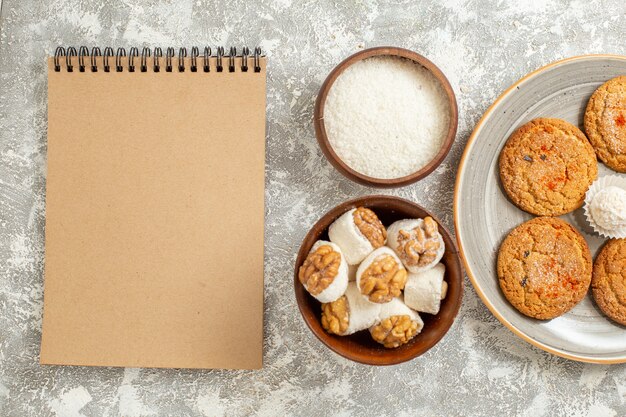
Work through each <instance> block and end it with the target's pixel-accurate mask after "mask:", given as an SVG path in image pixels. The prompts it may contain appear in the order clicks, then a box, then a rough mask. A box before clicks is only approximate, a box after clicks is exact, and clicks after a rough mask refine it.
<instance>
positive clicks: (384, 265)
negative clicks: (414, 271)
mask: <svg viewBox="0 0 626 417" xmlns="http://www.w3.org/2000/svg"><path fill="white" fill-rule="evenodd" d="M406 278H407V272H406V269H405V268H404V266H403V265H402V261H401V260H400V258H398V256H397V255H396V254H395V253H394V251H393V250H391V249H390V248H388V247H386V246H383V247H380V248H378V249H376V250H375V251H374V252H372V253H370V254H369V255H368V256H367V258H365V259H364V260H363V262H362V263H361V265H359V269H357V271H356V284H357V287H358V288H359V291H361V294H362V295H363V296H365V297H366V298H367V299H368V300H369V301H371V302H373V303H388V302H389V301H391V300H392V299H393V298H394V297H397V296H399V295H400V294H401V291H402V290H403V289H404V284H405V283H406Z"/></svg>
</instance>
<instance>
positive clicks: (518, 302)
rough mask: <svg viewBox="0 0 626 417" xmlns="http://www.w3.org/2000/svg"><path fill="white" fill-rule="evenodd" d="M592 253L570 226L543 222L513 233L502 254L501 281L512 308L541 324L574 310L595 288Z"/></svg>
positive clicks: (531, 222)
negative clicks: (592, 276)
mask: <svg viewBox="0 0 626 417" xmlns="http://www.w3.org/2000/svg"><path fill="white" fill-rule="evenodd" d="M591 262H592V260H591V253H590V252H589V248H588V247H587V243H586V242H585V239H584V238H583V237H582V236H581V235H580V234H579V233H578V232H577V231H576V230H575V229H574V228H573V227H572V226H570V225H569V224H568V223H566V222H564V221H563V220H560V219H557V218H551V217H538V218H535V219H532V220H529V221H527V222H526V223H523V224H521V225H519V226H518V227H516V228H515V229H513V231H512V232H511V233H509V235H508V236H507V237H506V239H504V242H503V243H502V245H501V246H500V251H499V253H498V281H499V283H500V289H501V290H502V293H503V294H504V296H505V297H506V298H507V299H508V300H509V302H510V303H511V304H512V305H513V307H515V308H516V309H518V310H519V311H520V312H521V313H523V314H525V315H527V316H529V317H534V318H536V319H542V320H547V319H552V318H555V317H558V316H560V315H562V314H563V313H565V312H567V311H569V310H570V309H572V308H573V307H574V306H575V305H576V304H578V302H579V301H580V300H582V298H583V297H584V296H585V294H586V293H587V290H588V289H589V284H590V282H591V270H592V267H591Z"/></svg>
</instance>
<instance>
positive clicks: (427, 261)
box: [387, 216, 446, 273]
mask: <svg viewBox="0 0 626 417" xmlns="http://www.w3.org/2000/svg"><path fill="white" fill-rule="evenodd" d="M387 245H388V246H389V247H390V248H391V249H393V250H394V251H395V252H396V254H397V255H398V257H399V258H400V259H401V260H402V263H403V264H404V266H405V267H406V269H408V270H409V271H410V272H413V273H416V272H420V271H425V270H427V269H430V268H432V267H433V266H435V265H436V264H437V263H438V262H439V261H440V260H441V258H442V257H443V254H444V252H445V251H446V246H445V243H444V241H443V237H442V236H441V234H440V233H439V226H438V225H437V222H436V221H435V220H434V219H433V218H432V217H430V216H428V217H425V218H423V219H406V220H399V221H397V222H395V223H393V224H392V225H391V226H389V227H388V229H387Z"/></svg>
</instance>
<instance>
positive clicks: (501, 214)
mask: <svg viewBox="0 0 626 417" xmlns="http://www.w3.org/2000/svg"><path fill="white" fill-rule="evenodd" d="M618 75H626V57H623V56H611V55H589V56H581V57H574V58H569V59H566V60H563V61H558V62H555V63H552V64H550V65H547V66H545V67H543V68H541V69H539V70H537V71H535V72H532V73H530V74H529V75H527V76H526V77H524V78H522V79H521V80H520V81H518V82H517V83H515V84H514V85H513V86H511V87H510V88H509V89H508V90H506V91H505V92H504V93H503V94H502V95H501V96H500V97H499V98H498V99H497V100H496V101H495V103H494V104H493V105H492V106H491V107H490V108H489V109H488V110H487V112H486V113H485V114H484V116H483V117H482V119H481V120H480V122H478V124H477V125H476V128H475V130H474V132H473V133H472V136H471V137H470V139H469V141H468V144H467V147H466V148H465V152H464V154H463V157H462V158H461V163H460V166H459V172H458V174H457V180H456V187H455V193H454V222H455V227H456V235H457V240H458V243H459V249H460V252H461V255H462V258H463V261H464V263H465V268H466V271H467V274H468V275H469V277H470V280H471V281H472V284H473V285H474V288H475V289H476V292H477V293H478V295H479V296H480V297H481V298H482V300H483V302H484V303H485V304H486V305H487V307H489V309H490V310H491V312H492V313H493V314H494V315H495V316H496V317H497V318H498V319H499V320H500V321H501V322H502V323H503V324H504V325H506V326H507V327H508V328H509V329H511V330H512V331H513V332H514V333H515V334H517V335H518V336H520V337H522V338H523V339H524V340H526V341H528V342H530V343H532V344H533V345H535V346H537V347H540V348H541V349H544V350H546V351H548V352H551V353H554V354H556V355H559V356H563V357H566V358H570V359H574V360H579V361H585V362H600V363H616V362H626V327H622V326H620V325H618V324H615V323H613V322H611V321H610V320H608V319H606V318H605V317H604V316H603V315H602V313H600V311H599V310H598V309H597V307H596V306H595V305H594V303H593V300H592V299H591V295H590V294H588V295H587V297H585V299H583V301H582V302H581V303H580V304H578V305H577V306H576V307H575V308H574V309H573V310H571V311H570V312H568V313H567V314H565V315H563V316H561V317H558V318H556V319H553V320H549V321H539V320H535V319H531V318H528V317H526V316H524V315H522V314H521V313H519V312H518V311H517V310H516V309H515V308H513V307H512V306H511V305H510V304H509V303H508V301H507V300H506V299H505V298H504V296H503V295H502V293H501V292H500V287H499V285H498V279H497V275H496V257H497V253H498V248H499V247H500V243H501V242H502V240H503V239H504V238H505V237H506V235H507V234H508V233H509V232H510V231H511V229H513V228H514V227H516V226H518V225H519V224H521V223H523V222H524V221H526V220H529V219H530V218H532V217H533V216H532V215H530V214H528V213H525V212H523V211H521V210H520V209H518V208H517V207H516V206H515V205H513V203H511V202H510V201H509V200H508V199H507V197H506V195H505V194H504V191H503V190H502V188H501V185H500V180H499V175H498V156H499V154H500V150H501V149H502V147H503V146H504V143H505V142H506V140H507V139H508V137H509V135H510V134H511V133H512V132H513V131H514V130H515V129H517V128H518V127H519V126H521V125H522V124H524V123H526V122H527V121H529V120H531V119H534V118H536V117H555V118H560V119H564V120H567V121H568V122H570V123H573V124H574V125H577V126H579V127H580V128H581V129H583V116H584V112H585V107H586V106H587V101H588V99H589V97H590V96H591V94H592V93H593V92H594V91H595V89H596V88H598V87H599V86H600V85H601V84H602V83H604V82H605V81H607V80H609V79H611V78H613V77H616V76H618ZM598 165H599V177H602V176H604V175H608V174H615V172H613V171H611V170H610V169H609V168H607V167H606V166H605V165H604V164H602V163H599V164H598ZM562 218H563V219H565V220H566V221H568V222H569V223H570V224H572V225H574V226H575V227H577V228H578V229H579V230H581V232H582V234H583V236H584V237H585V239H587V243H588V244H589V248H590V249H591V252H592V254H593V255H594V258H595V255H596V253H597V252H598V249H599V248H600V246H601V245H602V243H603V242H604V239H602V238H600V237H599V236H597V235H594V234H591V229H590V227H589V225H588V224H587V223H586V220H585V218H584V214H583V210H582V208H581V209H578V210H576V211H574V212H573V213H569V214H567V215H565V216H562Z"/></svg>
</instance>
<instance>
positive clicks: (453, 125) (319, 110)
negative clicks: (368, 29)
mask: <svg viewBox="0 0 626 417" xmlns="http://www.w3.org/2000/svg"><path fill="white" fill-rule="evenodd" d="M379 55H388V56H397V57H402V58H407V59H410V60H412V61H414V62H416V63H418V64H420V65H421V66H422V67H424V68H426V69H427V70H428V71H430V72H431V73H432V74H433V75H434V76H435V78H436V79H437V80H438V81H439V83H440V84H441V86H442V87H443V89H444V91H445V92H446V95H447V97H448V103H449V108H450V124H449V126H448V132H447V133H446V137H445V139H444V141H443V143H442V145H441V148H440V149H439V152H438V153H437V154H436V155H435V157H434V158H433V159H432V160H431V161H430V162H429V163H428V164H426V166H424V167H423V168H422V169H420V170H419V171H416V172H414V173H412V174H409V175H406V176H404V177H399V178H375V177H370V176H367V175H364V174H361V173H360V172H357V171H355V170H354V169H352V168H350V167H349V166H348V165H347V164H346V163H345V162H343V161H342V160H341V158H339V156H338V155H337V154H336V153H335V151H334V150H333V147H332V146H331V144H330V142H329V140H328V136H327V135H326V127H325V126H324V106H325V104H326V97H327V96H328V92H329V91H330V89H331V87H332V85H333V83H334V82H335V80H336V79H337V77H339V75H340V74H341V73H342V72H343V71H345V69H346V68H348V67H349V66H350V65H352V64H354V63H355V62H358V61H361V60H363V59H366V58H370V57H372V56H379ZM458 120H459V118H458V109H457V104H456V97H455V95H454V91H453V90H452V87H451V86H450V83H449V82H448V79H447V78H446V76H445V75H443V72H441V70H440V69H439V68H438V67H437V66H436V65H435V64H433V63H432V62H430V61H429V60H428V59H426V58H424V57H423V56H421V55H419V54H417V53H415V52H413V51H409V50H408V49H402V48H394V47H388V46H384V47H378V48H371V49H365V50H363V51H360V52H357V53H356V54H354V55H351V56H349V57H348V58H346V59H345V60H344V61H343V62H341V63H340V64H339V65H337V66H336V67H335V69H333V70H332V71H331V73H330V74H328V77H326V80H325V81H324V84H322V87H321V88H320V92H319V94H318V95H317V101H316V102H315V115H314V120H313V123H314V125H315V136H316V137H317V142H318V143H319V146H320V148H321V149H322V152H323V153H324V155H325V156H326V158H327V159H328V161H330V163H331V164H332V165H333V166H334V167H335V168H336V169H337V170H338V171H339V172H341V173H342V174H343V175H344V176H346V177H347V178H349V179H351V180H352V181H355V182H357V183H359V184H363V185H368V186H371V187H379V188H393V187H402V186H405V185H408V184H412V183H414V182H416V181H419V180H421V179H422V178H424V177H426V176H427V175H428V174H430V173H431V172H432V171H433V170H434V169H435V168H437V167H438V166H439V164H441V162H443V160H444V159H445V157H446V155H447V154H448V152H449V151H450V148H451V147H452V143H453V142H454V138H455V136H456V129H457V125H458Z"/></svg>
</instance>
